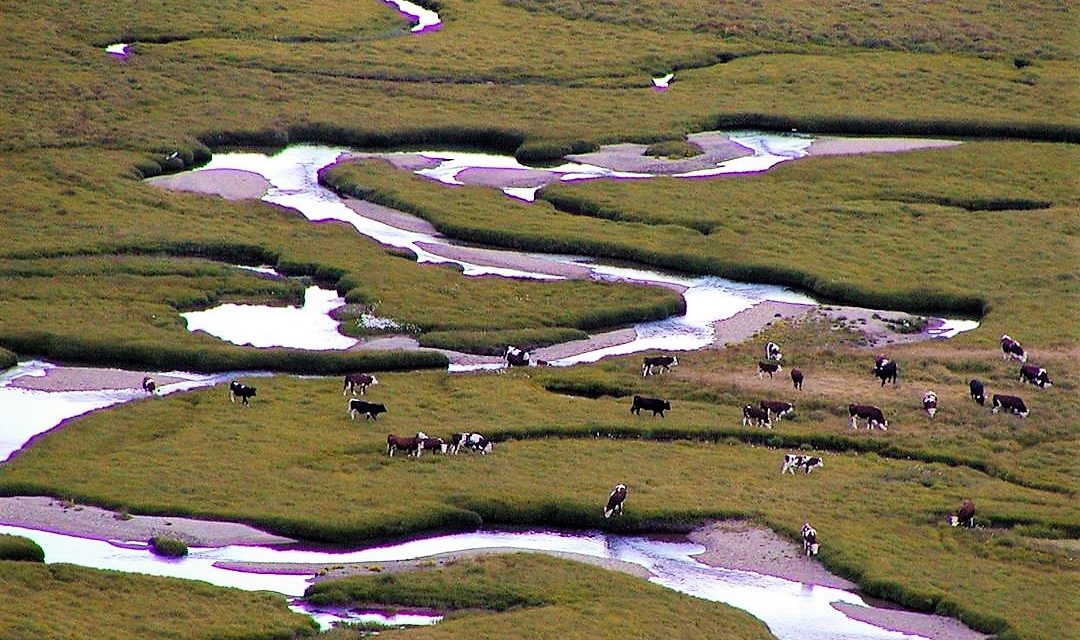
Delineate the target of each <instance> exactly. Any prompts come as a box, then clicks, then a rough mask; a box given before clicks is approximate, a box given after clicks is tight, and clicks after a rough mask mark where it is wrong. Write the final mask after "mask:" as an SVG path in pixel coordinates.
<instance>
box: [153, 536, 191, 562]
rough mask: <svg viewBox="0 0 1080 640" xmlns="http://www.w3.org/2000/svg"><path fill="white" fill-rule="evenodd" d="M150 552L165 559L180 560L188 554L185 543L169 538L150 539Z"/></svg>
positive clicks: (157, 537) (155, 537) (156, 537)
mask: <svg viewBox="0 0 1080 640" xmlns="http://www.w3.org/2000/svg"><path fill="white" fill-rule="evenodd" d="M150 550H151V551H153V552H154V553H156V554H157V555H159V556H165V557H166V558H182V557H184V556H186V555H187V554H188V546H187V543H186V542H184V541H183V540H180V539H179V538H174V537H171V536H154V537H153V538H150Z"/></svg>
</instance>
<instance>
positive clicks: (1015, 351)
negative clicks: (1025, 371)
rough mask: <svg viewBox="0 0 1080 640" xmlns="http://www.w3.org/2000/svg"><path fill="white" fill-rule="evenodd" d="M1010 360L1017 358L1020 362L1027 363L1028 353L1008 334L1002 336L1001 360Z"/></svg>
mask: <svg viewBox="0 0 1080 640" xmlns="http://www.w3.org/2000/svg"><path fill="white" fill-rule="evenodd" d="M1009 358H1016V360H1017V361H1018V362H1027V353H1025V352H1024V348H1023V347H1021V346H1020V343H1019V342H1017V341H1016V340H1013V339H1012V338H1010V337H1009V335H1008V334H1002V336H1001V359H1002V360H1008V359H1009Z"/></svg>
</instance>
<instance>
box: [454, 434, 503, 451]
mask: <svg viewBox="0 0 1080 640" xmlns="http://www.w3.org/2000/svg"><path fill="white" fill-rule="evenodd" d="M492 446H493V445H492V443H491V441H490V440H488V439H487V438H485V437H484V436H482V435H480V434H479V433H467V432H466V433H455V434H454V435H452V436H450V449H449V451H450V453H452V454H454V455H457V454H458V452H460V451H461V448H462V447H465V448H466V449H472V450H473V451H479V452H480V454H481V455H485V456H486V455H487V454H489V453H491V449H492Z"/></svg>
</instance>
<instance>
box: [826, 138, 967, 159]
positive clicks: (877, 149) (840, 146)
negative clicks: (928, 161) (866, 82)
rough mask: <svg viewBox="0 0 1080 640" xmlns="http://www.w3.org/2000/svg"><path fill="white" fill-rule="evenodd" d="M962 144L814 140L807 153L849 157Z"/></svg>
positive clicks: (914, 140) (910, 140)
mask: <svg viewBox="0 0 1080 640" xmlns="http://www.w3.org/2000/svg"><path fill="white" fill-rule="evenodd" d="M958 144H962V143H961V142H960V141H958V140H934V139H931V138H833V137H821V138H815V139H814V142H813V143H811V145H810V149H809V151H808V152H807V153H808V154H809V155H811V156H850V155H858V154H863V153H899V152H902V151H919V150H922V149H944V148H947V147H955V146H956V145H958Z"/></svg>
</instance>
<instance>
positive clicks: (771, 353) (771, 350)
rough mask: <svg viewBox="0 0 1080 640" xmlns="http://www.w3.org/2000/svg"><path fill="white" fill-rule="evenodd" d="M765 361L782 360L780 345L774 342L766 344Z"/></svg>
mask: <svg viewBox="0 0 1080 640" xmlns="http://www.w3.org/2000/svg"><path fill="white" fill-rule="evenodd" d="M765 359H766V360H774V361H776V362H780V361H781V360H783V359H784V354H782V353H780V345H778V344H776V343H775V342H766V343H765Z"/></svg>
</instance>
